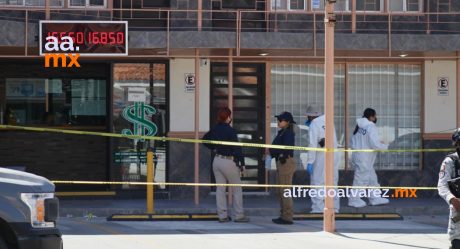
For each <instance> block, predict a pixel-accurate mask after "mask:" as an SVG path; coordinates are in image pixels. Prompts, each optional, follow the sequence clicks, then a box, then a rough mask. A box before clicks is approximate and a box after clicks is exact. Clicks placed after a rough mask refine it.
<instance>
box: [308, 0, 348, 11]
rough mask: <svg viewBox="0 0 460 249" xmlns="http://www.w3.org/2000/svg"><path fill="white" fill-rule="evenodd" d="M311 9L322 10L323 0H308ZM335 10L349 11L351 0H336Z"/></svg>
mask: <svg viewBox="0 0 460 249" xmlns="http://www.w3.org/2000/svg"><path fill="white" fill-rule="evenodd" d="M310 1H311V9H312V10H324V1H322V0H310ZM334 10H335V11H350V10H351V0H337V2H336V3H335V4H334Z"/></svg>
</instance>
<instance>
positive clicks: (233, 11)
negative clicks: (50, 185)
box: [0, 0, 460, 198]
mask: <svg viewBox="0 0 460 249" xmlns="http://www.w3.org/2000/svg"><path fill="white" fill-rule="evenodd" d="M45 2H46V1H44V0H0V10H1V11H0V13H1V14H0V30H1V31H2V34H4V35H3V36H0V58H1V61H0V68H1V70H0V113H1V115H0V116H1V120H0V121H1V123H2V124H11V125H26V126H34V127H48V128H59V129H66V130H83V131H99V132H112V133H124V132H125V131H126V130H130V129H134V126H136V124H135V122H134V121H132V120H131V121H130V120H129V119H127V118H126V116H124V114H126V113H128V112H135V111H133V110H138V109H139V108H141V109H142V108H144V107H145V106H150V107H153V109H154V110H155V111H152V112H151V113H147V114H148V115H147V116H148V121H149V122H148V123H149V124H151V123H153V124H154V125H155V135H156V136H169V137H177V138H194V137H196V135H197V132H198V135H199V137H201V136H202V134H203V133H204V132H206V131H207V130H209V128H210V127H211V126H212V125H213V124H214V120H215V113H216V111H217V110H218V108H220V107H224V106H229V107H231V108H232V109H233V111H234V122H233V126H234V127H235V128H236V130H237V131H238V137H239V139H240V141H242V142H250V143H270V142H271V140H272V139H273V137H274V135H275V134H276V119H275V118H274V115H276V114H277V113H280V112H282V111H285V110H286V111H290V112H291V113H293V115H294V119H295V120H296V121H297V123H298V124H299V125H298V128H297V131H296V145H303V146H306V145H307V144H308V128H307V126H305V125H304V120H305V115H304V113H305V109H306V107H307V105H308V104H312V103H315V104H319V105H320V106H321V107H323V106H324V104H323V102H324V65H323V64H324V23H323V19H324V5H323V1H316V0H295V1H294V0H271V1H270V0H228V1H227V0H171V1H148V0H132V1H127V0H50V2H49V5H46V4H45ZM45 5H46V6H45ZM459 11H460V3H456V2H455V1H447V0H446V1H445V0H338V1H337V3H336V5H335V15H336V27H335V30H336V31H335V56H336V58H335V85H334V86H335V97H334V98H335V127H336V130H337V134H338V140H339V141H338V142H339V145H340V147H343V148H348V147H349V140H350V136H351V132H352V131H353V129H354V126H355V120H356V118H358V117H360V116H361V115H362V112H363V111H364V109H365V108H366V107H372V108H374V109H376V110H377V113H378V120H379V122H378V127H379V134H380V136H381V138H382V140H383V142H385V143H388V144H389V145H390V148H393V149H414V148H448V147H449V146H450V142H449V139H450V134H451V130H453V129H454V128H455V127H458V126H460V115H459V104H460V103H459V101H458V97H457V96H458V93H459V91H460V88H459V87H458V84H459V81H460V80H459V79H460V57H459V55H460V54H459V51H460V39H459V38H460V15H459ZM40 20H55V21H57V20H62V21H69V20H72V21H76V22H78V21H83V20H85V21H88V20H90V21H127V23H128V35H129V39H128V55H127V56H105V57H100V56H99V57H96V56H93V57H91V56H87V57H80V60H79V62H80V64H81V67H80V68H64V69H56V68H44V66H43V65H44V59H43V57H42V56H40V55H39V50H40V47H39V39H40V35H39V26H40V23H39V21H40ZM193 81H196V82H195V83H196V86H194V85H193V84H190V83H191V82H193ZM188 84H189V85H188ZM139 89H141V90H140V91H141V92H142V95H143V97H142V98H143V100H144V99H145V100H144V101H141V102H143V104H142V105H136V104H135V102H139V100H136V101H134V100H133V96H134V92H135V91H139ZM196 107H197V108H196ZM129 108H131V109H129ZM136 108H137V109H136ZM141 109H139V110H141ZM125 110H126V111H125ZM143 110H144V109H142V111H143ZM145 126H148V125H145ZM142 129H144V128H142ZM131 132H132V131H131ZM0 139H1V141H2V143H0V144H1V145H0V146H1V149H0V166H24V167H26V170H27V171H30V172H33V173H37V174H40V175H44V176H46V177H48V178H50V179H53V180H97V181H106V180H108V181H112V180H113V181H144V180H145V176H146V169H145V163H144V161H143V159H142V158H141V157H140V156H139V155H136V153H139V154H142V152H143V151H145V149H146V148H147V147H149V146H150V147H154V148H155V152H156V155H157V163H156V169H155V180H156V181H158V182H162V181H168V182H196V181H199V182H212V181H213V177H212V170H211V155H210V152H209V151H208V150H207V149H206V148H204V147H203V146H202V145H200V146H199V153H198V155H199V161H198V162H197V163H195V146H194V144H190V143H180V142H162V141H156V142H153V141H151V142H149V141H141V140H129V139H119V138H106V137H97V136H84V135H62V134H59V133H34V132H26V131H17V130H1V131H0ZM123 153H124V154H123ZM130 153H131V154H130ZM244 154H245V162H246V165H247V166H248V167H247V168H248V170H247V173H246V175H245V177H244V182H247V183H268V182H273V179H272V175H273V171H271V170H266V169H265V167H264V163H263V160H262V156H263V154H264V150H263V149H258V148H249V147H248V148H244ZM444 154H445V153H408V152H399V153H382V154H380V155H379V156H378V159H377V162H376V165H375V167H376V169H377V170H378V174H379V177H380V179H381V184H382V185H391V186H433V185H434V184H435V182H436V180H437V171H438V167H439V163H440V160H441V158H442V156H443V155H444ZM122 157H123V158H124V159H120V158H122ZM305 157H306V155H305V153H302V152H296V159H297V163H298V172H297V173H296V176H295V183H297V184H303V183H308V176H307V174H306V173H305V171H304V170H303V163H302V162H304V161H305V159H306V158H305ZM349 158H350V153H343V154H342V155H341V159H342V160H341V161H342V165H341V167H342V168H341V169H342V170H341V171H340V181H341V184H350V183H351V181H352V172H353V171H352V170H353V169H351V168H350V167H349V166H348V165H349V164H348V161H349ZM57 187H58V190H61V191H64V190H115V191H117V193H123V192H127V193H131V192H133V191H134V192H136V191H142V188H141V187H135V186H129V185H126V186H125V185H118V186H105V185H101V186H77V185H59V186H57ZM160 190H161V191H160V192H161V193H163V194H164V195H166V196H169V197H170V198H187V197H190V198H192V197H193V191H194V189H193V188H190V187H167V186H160ZM200 190H201V191H200V195H201V196H206V195H208V194H209V192H210V191H212V189H211V188H200ZM248 191H254V189H248ZM255 191H262V192H263V191H266V189H256V190H255Z"/></svg>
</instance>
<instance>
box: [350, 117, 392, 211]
mask: <svg viewBox="0 0 460 249" xmlns="http://www.w3.org/2000/svg"><path fill="white" fill-rule="evenodd" d="M356 123H357V125H356V128H355V130H354V132H353V136H352V137H351V148H352V149H355V150H361V149H373V150H386V149H388V145H386V144H383V143H382V142H380V139H379V135H378V133H377V127H376V125H375V124H376V123H377V113H376V112H375V110H374V109H371V108H367V109H366V110H364V114H363V117H362V118H359V119H357V120H356ZM376 157H377V153H376V152H353V154H352V157H351V164H352V165H353V167H354V169H355V175H354V179H353V186H373V187H380V184H379V182H378V180H377V174H376V173H375V169H374V162H375V158H376ZM368 198H369V203H370V204H371V205H373V206H375V205H384V204H388V203H389V202H390V201H389V200H388V199H387V198H383V197H381V196H372V195H371V196H368ZM366 205H367V204H366V202H365V201H363V200H362V199H361V198H360V197H359V196H354V197H353V196H352V197H349V198H348V206H351V207H357V208H360V207H364V206H366Z"/></svg>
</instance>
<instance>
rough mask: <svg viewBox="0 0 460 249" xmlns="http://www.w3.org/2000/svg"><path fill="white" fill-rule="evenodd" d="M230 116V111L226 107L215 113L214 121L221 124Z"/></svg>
mask: <svg viewBox="0 0 460 249" xmlns="http://www.w3.org/2000/svg"><path fill="white" fill-rule="evenodd" d="M230 115H232V111H231V110H230V108H228V107H224V108H221V109H219V111H218V112H217V118H216V120H217V122H219V123H223V122H225V121H226V120H227V118H228V117H230Z"/></svg>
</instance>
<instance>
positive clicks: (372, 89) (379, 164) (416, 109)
mask: <svg viewBox="0 0 460 249" xmlns="http://www.w3.org/2000/svg"><path fill="white" fill-rule="evenodd" d="M420 70H421V69H420V66H419V65H393V64H370V65H359V64H352V65H350V66H349V71H348V76H349V89H348V96H349V100H348V106H349V115H350V116H349V119H348V122H349V123H348V124H349V127H351V128H354V127H355V125H356V119H357V118H360V117H361V116H362V114H363V111H364V109H365V108H367V107H371V108H373V109H375V110H376V112H377V117H378V123H377V128H378V132H379V136H380V138H381V140H382V141H383V142H384V143H386V144H388V145H389V148H390V149H416V148H420V147H421V144H420V77H421V73H420ZM351 130H353V129H351ZM418 165H419V154H418V153H400V154H395V153H379V154H378V156H377V160H376V162H375V167H376V169H417V168H418Z"/></svg>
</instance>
